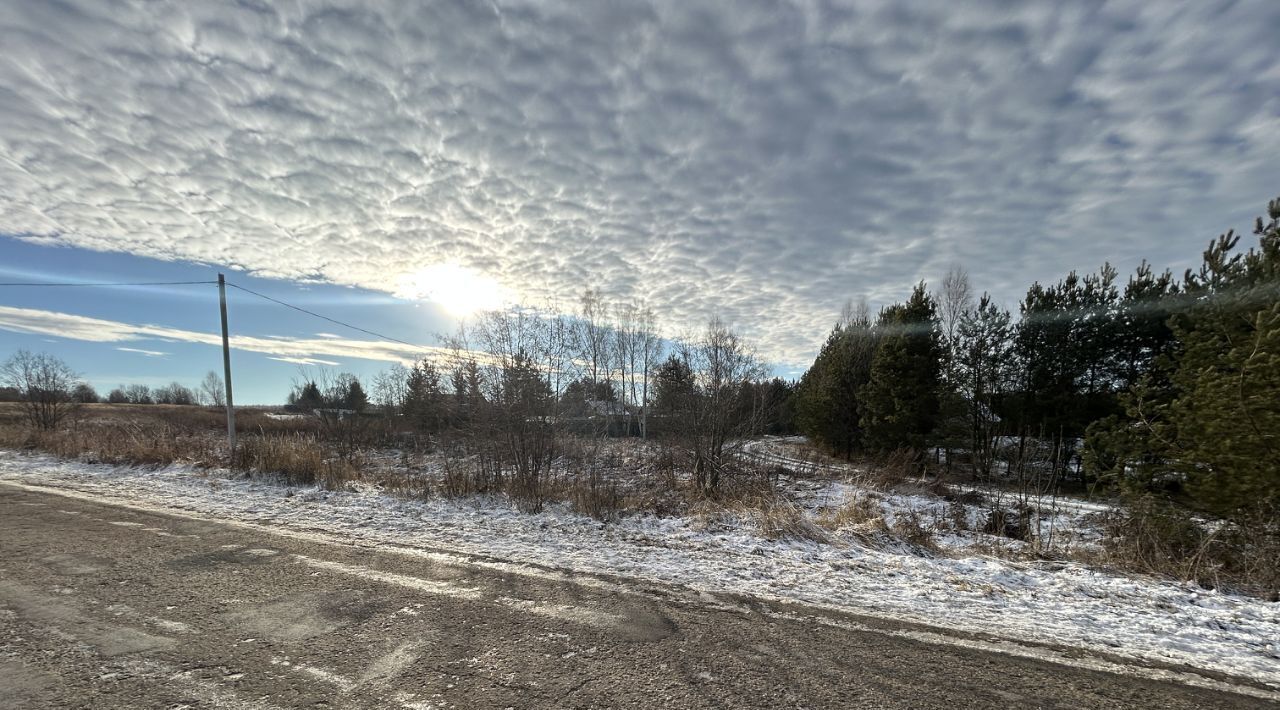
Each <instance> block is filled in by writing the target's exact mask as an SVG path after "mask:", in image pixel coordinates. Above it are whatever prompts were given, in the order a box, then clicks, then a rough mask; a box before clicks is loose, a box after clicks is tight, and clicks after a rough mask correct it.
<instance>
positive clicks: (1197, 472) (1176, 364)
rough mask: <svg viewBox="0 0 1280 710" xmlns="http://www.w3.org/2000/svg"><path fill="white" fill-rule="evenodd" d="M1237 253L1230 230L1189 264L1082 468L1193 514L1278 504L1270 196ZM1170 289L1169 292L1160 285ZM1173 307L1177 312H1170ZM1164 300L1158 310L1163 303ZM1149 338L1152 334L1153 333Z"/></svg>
mask: <svg viewBox="0 0 1280 710" xmlns="http://www.w3.org/2000/svg"><path fill="white" fill-rule="evenodd" d="M1268 217H1269V220H1268V221H1267V222H1265V223H1264V221H1263V220H1262V219H1261V218H1260V219H1259V220H1258V222H1257V226H1256V228H1255V230H1254V232H1255V234H1257V235H1258V237H1259V246H1258V247H1257V248H1256V249H1250V250H1249V251H1248V252H1245V253H1238V252H1236V247H1237V244H1238V242H1239V237H1238V236H1236V235H1235V234H1234V232H1228V233H1227V234H1225V235H1222V236H1221V237H1219V238H1218V239H1217V240H1216V241H1215V242H1213V243H1211V244H1210V245H1209V248H1208V249H1207V250H1206V251H1205V253H1204V261H1203V265H1202V266H1201V267H1200V269H1199V271H1198V272H1195V273H1193V272H1191V271H1188V272H1187V274H1186V276H1185V278H1184V284H1183V286H1182V291H1183V297H1182V298H1180V299H1178V300H1176V301H1170V300H1169V299H1166V300H1165V301H1163V302H1162V303H1163V304H1165V306H1167V307H1169V308H1170V310H1172V311H1173V315H1172V316H1171V317H1170V318H1169V320H1168V327H1169V329H1170V335H1171V337H1172V339H1173V341H1174V342H1173V343H1172V344H1170V343H1164V344H1163V345H1162V347H1160V350H1161V352H1158V353H1157V354H1156V355H1155V357H1154V358H1153V359H1152V362H1153V365H1152V367H1151V370H1150V371H1149V372H1148V373H1146V374H1144V375H1142V376H1141V377H1140V379H1139V382H1138V384H1137V385H1135V386H1134V387H1133V389H1132V391H1131V392H1130V393H1129V394H1127V395H1126V396H1125V397H1124V398H1123V401H1124V405H1125V411H1124V415H1123V416H1116V417H1112V418H1110V419H1107V420H1103V421H1100V422H1097V423H1096V424H1095V425H1094V426H1092V427H1091V428H1090V431H1089V442H1088V448H1089V451H1088V454H1089V458H1088V462H1087V463H1088V464H1089V466H1090V467H1091V468H1092V469H1094V470H1095V471H1097V472H1099V473H1109V474H1111V475H1112V476H1113V477H1114V478H1115V479H1116V480H1118V481H1119V482H1121V483H1122V484H1124V485H1127V486H1138V487H1141V488H1143V489H1145V490H1160V489H1165V490H1169V491H1171V492H1174V493H1177V492H1179V491H1180V492H1181V493H1182V495H1183V496H1184V498H1185V500H1186V502H1188V503H1190V504H1191V505H1193V506H1194V507H1197V508H1199V509H1201V510H1205V511H1208V512H1211V513H1214V514H1217V515H1222V516H1226V517H1231V518H1236V519H1242V520H1243V519H1249V518H1251V517H1252V518H1253V519H1255V520H1256V519H1258V518H1257V517H1256V516H1258V515H1262V516H1264V517H1263V518H1262V519H1267V517H1266V516H1270V518H1269V519H1270V520H1272V523H1271V524H1272V525H1275V524H1276V523H1275V521H1276V519H1277V518H1276V516H1277V515H1278V513H1277V511H1280V300H1278V299H1277V294H1280V200H1274V201H1272V202H1271V203H1270V204H1269V206H1268ZM1165 289H1166V290H1167V291H1169V292H1172V288H1169V287H1165ZM1174 305H1180V306H1181V308H1180V309H1174V308H1173V306H1174ZM1165 306H1162V308H1163V307H1165ZM1153 332H1155V334H1156V337H1155V338H1154V339H1153V342H1155V343H1157V344H1160V343H1162V341H1163V336H1162V334H1160V333H1159V331H1158V330H1154V331H1153Z"/></svg>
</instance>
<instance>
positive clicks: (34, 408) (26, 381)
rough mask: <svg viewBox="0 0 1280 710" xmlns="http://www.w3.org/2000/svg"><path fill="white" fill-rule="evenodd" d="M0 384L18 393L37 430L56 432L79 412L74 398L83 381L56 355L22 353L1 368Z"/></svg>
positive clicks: (25, 351) (28, 416) (14, 356)
mask: <svg viewBox="0 0 1280 710" xmlns="http://www.w3.org/2000/svg"><path fill="white" fill-rule="evenodd" d="M0 382H3V383H4V385H5V386H6V387H11V388H13V389H14V390H16V391H17V392H18V396H19V398H20V399H19V401H20V402H21V403H22V409H23V412H24V413H25V414H26V416H27V420H28V421H29V422H31V425H32V426H34V427H36V428H37V429H43V430H50V429H56V428H57V427H58V425H59V424H61V423H62V421H63V420H64V419H66V417H67V416H68V415H69V414H71V413H72V412H73V411H75V409H76V406H77V404H76V402H75V401H74V398H73V394H74V391H75V388H76V385H77V384H79V383H80V377H79V375H77V374H76V372H75V371H74V370H72V369H71V366H69V365H67V363H65V362H63V361H62V360H60V359H58V358H56V357H54V356H52V355H48V354H46V353H32V352H29V351H27V350H19V351H18V352H17V353H15V354H14V355H13V357H11V358H9V359H8V360H7V361H5V363H4V365H0Z"/></svg>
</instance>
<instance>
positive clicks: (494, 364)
mask: <svg viewBox="0 0 1280 710" xmlns="http://www.w3.org/2000/svg"><path fill="white" fill-rule="evenodd" d="M563 335H564V331H563V330H562V329H561V328H558V327H557V322H556V319H555V318H553V317H548V314H545V313H543V312H541V311H539V310H537V309H534V308H528V307H520V308H514V309H510V310H503V311H491V312H488V313H483V314H481V315H480V316H479V317H478V318H477V319H476V322H475V325H473V326H471V327H470V328H468V329H466V330H464V331H463V332H462V333H460V335H459V337H458V339H457V342H458V343H465V342H468V341H469V342H470V343H472V344H473V346H474V347H475V348H478V349H479V351H480V353H481V358H480V362H481V365H480V368H481V370H482V372H483V376H482V379H481V383H482V387H483V390H484V394H485V399H486V400H487V403H488V406H489V409H490V410H491V411H492V413H493V416H492V417H489V418H485V420H484V422H485V423H486V424H489V425H491V426H490V428H489V429H488V431H487V433H488V434H489V435H490V436H489V438H490V439H491V440H492V441H497V442H500V443H501V447H500V453H501V459H500V462H501V465H503V467H509V468H510V469H511V474H512V475H511V482H510V486H509V488H508V490H509V491H510V493H511V494H512V497H513V498H515V499H516V501H517V502H518V504H519V505H520V506H521V507H522V508H524V509H526V510H540V509H541V507H542V502H543V500H542V496H543V494H544V484H545V479H546V477H547V475H548V474H549V471H550V468H551V464H552V461H553V460H554V458H555V455H556V443H557V434H558V420H557V418H556V417H555V404H556V402H555V400H556V398H555V394H554V392H553V390H552V383H553V382H554V381H555V379H556V374H557V373H556V371H557V370H559V369H560V368H561V364H560V363H559V360H558V358H559V355H558V353H559V352H560V351H561V350H562V345H563V343H562V340H563ZM601 355H603V351H601Z"/></svg>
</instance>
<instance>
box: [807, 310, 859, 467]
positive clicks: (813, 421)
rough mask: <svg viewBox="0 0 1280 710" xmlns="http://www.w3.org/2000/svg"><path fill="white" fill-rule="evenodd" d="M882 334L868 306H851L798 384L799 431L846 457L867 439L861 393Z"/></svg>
mask: <svg viewBox="0 0 1280 710" xmlns="http://www.w3.org/2000/svg"><path fill="white" fill-rule="evenodd" d="M878 338H879V336H878V334H877V332H876V331H875V329H873V328H872V326H871V320H870V317H869V316H868V314H867V312H866V308H865V306H863V307H861V308H859V309H857V310H854V309H847V310H846V313H845V315H844V316H843V317H842V318H841V320H840V322H839V323H837V324H836V327H835V328H834V329H833V330H832V331H831V334H830V335H829V336H827V341H826V343H824V344H823V346H822V349H821V350H820V351H819V352H818V357H817V359H816V360H814V363H813V365H812V366H811V367H810V368H809V369H808V371H806V372H805V373H804V375H803V376H802V377H801V378H800V384H799V385H798V386H797V388H796V394H795V417H796V425H797V426H798V427H799V429H800V431H802V432H804V434H805V435H807V436H808V437H809V438H810V439H812V440H813V441H815V442H817V443H818V444H820V445H822V446H825V447H826V448H828V449H830V450H832V451H833V452H835V453H837V454H841V455H843V456H845V457H846V458H848V457H849V456H851V455H852V454H853V453H854V452H855V451H858V450H860V449H861V448H862V447H863V445H864V444H865V441H864V439H865V436H864V430H863V424H862V414H863V412H862V406H861V394H860V393H861V390H862V388H863V387H864V386H866V384H867V383H868V382H869V381H870V380H871V361H872V358H873V357H874V355H875V352H876V346H877V344H878Z"/></svg>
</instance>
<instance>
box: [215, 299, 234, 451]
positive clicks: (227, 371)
mask: <svg viewBox="0 0 1280 710" xmlns="http://www.w3.org/2000/svg"><path fill="white" fill-rule="evenodd" d="M218 307H219V309H220V310H221V311H222V376H223V379H224V380H225V381H226V384H227V442H228V444H230V446H231V448H230V449H229V453H228V455H227V456H228V460H232V459H234V457H235V455H236V407H235V403H234V402H233V401H232V399H231V344H230V342H229V340H228V338H227V281H226V279H225V278H223V276H222V274H218Z"/></svg>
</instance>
